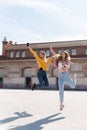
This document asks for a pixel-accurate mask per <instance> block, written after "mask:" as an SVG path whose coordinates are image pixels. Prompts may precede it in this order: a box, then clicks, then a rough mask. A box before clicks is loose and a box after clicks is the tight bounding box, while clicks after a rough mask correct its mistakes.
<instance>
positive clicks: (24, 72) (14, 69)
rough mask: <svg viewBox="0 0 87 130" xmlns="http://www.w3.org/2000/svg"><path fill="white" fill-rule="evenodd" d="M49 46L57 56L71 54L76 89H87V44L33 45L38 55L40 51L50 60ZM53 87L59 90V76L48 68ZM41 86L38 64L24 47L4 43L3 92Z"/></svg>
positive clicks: (0, 70)
mask: <svg viewBox="0 0 87 130" xmlns="http://www.w3.org/2000/svg"><path fill="white" fill-rule="evenodd" d="M50 46H52V47H53V49H54V50H55V52H56V53H61V51H63V50H66V51H68V52H69V53H70V56H71V59H72V62H73V64H72V65H71V69H70V72H71V73H72V74H73V73H76V74H77V87H76V88H77V89H87V40H76V41H63V42H62V41H61V42H44V43H32V44H31V47H32V48H33V49H34V51H36V52H37V53H38V51H40V50H44V51H45V52H46V55H47V57H49V56H51V54H50V49H49V48H50ZM47 75H48V79H49V83H50V87H52V88H58V85H57V80H58V72H57V69H55V68H53V67H52V65H50V66H49V68H48V72H47ZM34 83H38V79H37V64H36V60H35V59H34V57H33V56H32V54H31V53H30V52H29V49H28V47H27V46H26V43H25V44H18V43H13V42H12V41H9V42H8V41H7V39H6V37H5V38H4V39H3V41H2V55H1V56H0V87H1V88H30V87H31V85H32V84H34Z"/></svg>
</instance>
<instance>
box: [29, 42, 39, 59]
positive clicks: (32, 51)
mask: <svg viewBox="0 0 87 130" xmlns="http://www.w3.org/2000/svg"><path fill="white" fill-rule="evenodd" d="M27 47H28V48H29V51H30V52H31V53H32V54H33V56H34V57H35V58H37V57H38V55H37V53H36V52H35V51H34V50H33V49H32V48H31V47H30V44H29V43H27Z"/></svg>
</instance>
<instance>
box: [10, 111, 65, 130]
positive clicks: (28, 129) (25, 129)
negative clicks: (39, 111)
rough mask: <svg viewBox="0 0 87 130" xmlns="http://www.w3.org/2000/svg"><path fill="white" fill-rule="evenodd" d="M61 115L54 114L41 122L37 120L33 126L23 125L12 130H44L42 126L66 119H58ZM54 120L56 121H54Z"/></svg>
mask: <svg viewBox="0 0 87 130" xmlns="http://www.w3.org/2000/svg"><path fill="white" fill-rule="evenodd" d="M59 114H61V113H58V114H54V115H52V116H48V117H46V118H42V119H40V120H37V121H35V122H32V123H31V124H26V125H22V126H17V127H15V128H11V129H10V130H41V129H43V126H42V125H45V124H48V123H51V122H54V121H59V120H62V119H65V117H56V116H58V115H59ZM52 118H54V119H52Z"/></svg>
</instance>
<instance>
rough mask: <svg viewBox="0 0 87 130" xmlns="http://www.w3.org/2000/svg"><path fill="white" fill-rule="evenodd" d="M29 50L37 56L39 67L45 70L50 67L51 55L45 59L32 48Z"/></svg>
mask: <svg viewBox="0 0 87 130" xmlns="http://www.w3.org/2000/svg"><path fill="white" fill-rule="evenodd" d="M29 50H30V52H31V53H32V54H33V56H34V57H35V59H36V61H37V64H38V67H39V68H42V69H43V70H45V71H46V70H47V68H48V65H49V64H50V63H51V57H49V58H46V60H45V59H42V58H40V57H39V56H38V54H37V53H36V52H35V51H34V50H33V49H32V48H29Z"/></svg>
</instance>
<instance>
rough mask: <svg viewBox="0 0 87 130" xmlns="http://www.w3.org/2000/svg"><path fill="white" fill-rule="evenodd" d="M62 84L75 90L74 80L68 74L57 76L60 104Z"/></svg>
mask: <svg viewBox="0 0 87 130" xmlns="http://www.w3.org/2000/svg"><path fill="white" fill-rule="evenodd" d="M64 83H67V84H68V85H69V86H70V87H71V88H75V86H76V79H72V78H71V77H70V76H69V73H68V72H62V73H60V74H59V75H58V84H59V98H60V103H63V101H64Z"/></svg>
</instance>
